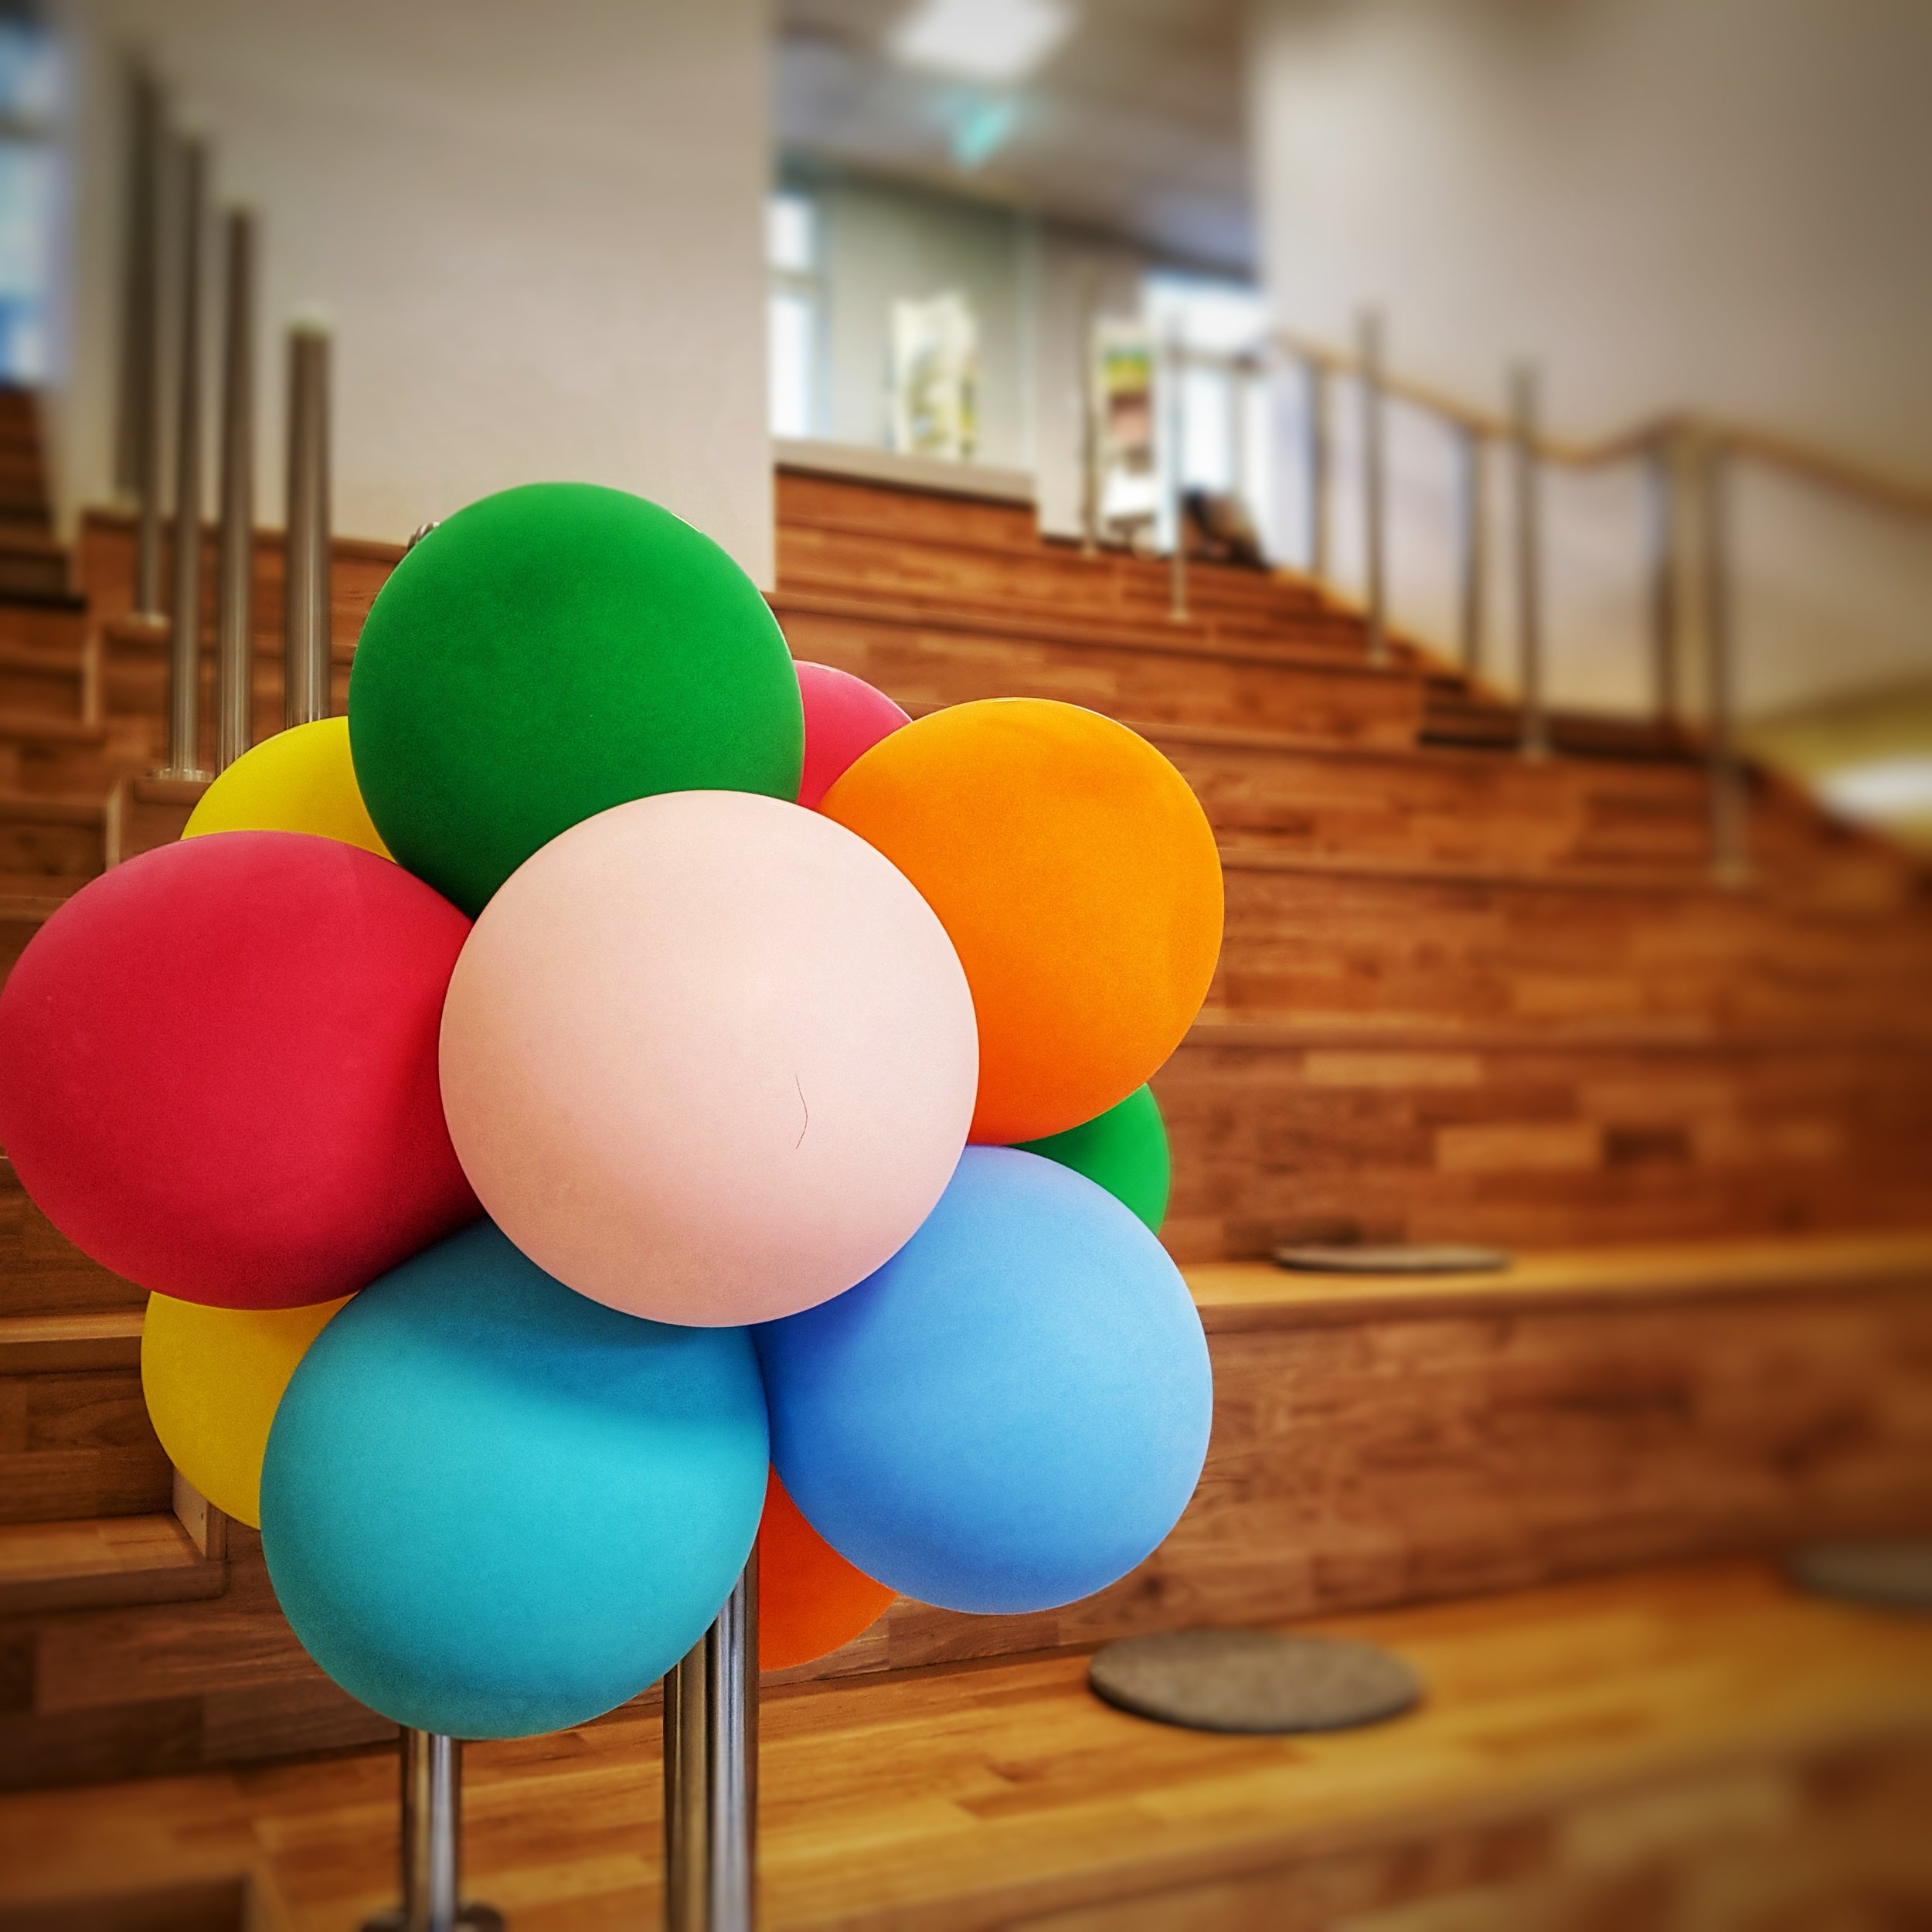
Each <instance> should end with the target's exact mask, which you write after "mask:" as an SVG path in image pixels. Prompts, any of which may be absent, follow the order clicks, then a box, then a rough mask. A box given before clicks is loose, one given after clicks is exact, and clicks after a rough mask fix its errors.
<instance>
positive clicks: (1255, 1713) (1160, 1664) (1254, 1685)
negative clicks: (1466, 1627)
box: [1087, 1630, 1422, 1733]
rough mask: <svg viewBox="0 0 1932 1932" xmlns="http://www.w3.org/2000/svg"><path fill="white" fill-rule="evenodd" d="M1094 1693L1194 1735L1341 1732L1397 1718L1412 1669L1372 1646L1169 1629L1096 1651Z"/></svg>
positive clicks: (1413, 1684) (1414, 1684) (1410, 1702)
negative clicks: (1238, 1732) (1237, 1732)
mask: <svg viewBox="0 0 1932 1932" xmlns="http://www.w3.org/2000/svg"><path fill="white" fill-rule="evenodd" d="M1087 1681H1088V1682H1089V1683H1090V1684H1091V1685H1092V1686H1093V1688H1094V1693H1095V1695H1096V1696H1099V1697H1101V1698H1104V1699H1105V1700H1106V1701H1107V1702H1108V1703H1110V1704H1112V1705H1114V1706H1117V1707H1118V1708H1119V1709H1121V1710H1124V1711H1131V1712H1132V1713H1134V1715H1135V1716H1137V1717H1151V1718H1155V1719H1158V1720H1159V1721H1160V1722H1161V1723H1164V1724H1182V1725H1185V1726H1187V1727H1188V1728H1189V1730H1199V1731H1250V1732H1260V1733H1284V1732H1291V1731H1338V1730H1349V1729H1351V1728H1352V1726H1355V1725H1358V1724H1374V1723H1379V1722H1380V1721H1381V1720H1382V1719H1384V1718H1388V1717H1396V1716H1400V1714H1401V1713H1403V1712H1404V1711H1406V1710H1408V1709H1410V1708H1412V1707H1413V1706H1414V1705H1415V1704H1416V1703H1417V1702H1418V1701H1419V1700H1420V1698H1421V1696H1422V1685H1421V1683H1420V1680H1419V1679H1417V1676H1416V1674H1415V1672H1413V1671H1412V1670H1411V1669H1410V1668H1409V1666H1408V1665H1406V1664H1405V1663H1403V1662H1402V1660H1401V1659H1400V1658H1399V1657H1393V1656H1391V1655H1389V1652H1388V1651H1386V1650H1379V1649H1378V1648H1376V1646H1375V1645H1372V1644H1358V1643H1354V1642H1352V1641H1349V1640H1347V1639H1345V1638H1334V1637H1295V1636H1290V1635H1287V1634H1285V1633H1284V1632H1282V1631H1272V1630H1176V1631H1165V1632H1163V1633H1162V1634H1159V1635H1157V1636H1151V1637H1126V1638H1121V1641H1119V1642H1118V1643H1114V1644H1109V1645H1106V1646H1105V1648H1103V1649H1101V1650H1100V1651H1096V1652H1095V1654H1094V1661H1093V1662H1092V1664H1091V1665H1090V1666H1089V1667H1088V1671H1087Z"/></svg>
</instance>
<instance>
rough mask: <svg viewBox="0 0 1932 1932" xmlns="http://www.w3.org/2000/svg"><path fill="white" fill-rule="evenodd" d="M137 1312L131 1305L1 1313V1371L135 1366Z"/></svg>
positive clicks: (138, 1356) (138, 1328)
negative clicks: (48, 1312)
mask: <svg viewBox="0 0 1932 1932" xmlns="http://www.w3.org/2000/svg"><path fill="white" fill-rule="evenodd" d="M142 1313H143V1311H142V1310H141V1309H140V1308H99V1309H86V1310H83V1311H80V1312H79V1313H77V1314H73V1315H0V1376H8V1375H44V1374H57V1373H63V1372H66V1371H67V1370H70V1369H125V1368H138V1367H139V1366H140V1364H141V1317H142Z"/></svg>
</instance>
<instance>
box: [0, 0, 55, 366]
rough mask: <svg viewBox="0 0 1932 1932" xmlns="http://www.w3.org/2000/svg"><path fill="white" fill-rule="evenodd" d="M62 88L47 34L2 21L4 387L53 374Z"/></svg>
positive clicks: (0, 302)
mask: <svg viewBox="0 0 1932 1932" xmlns="http://www.w3.org/2000/svg"><path fill="white" fill-rule="evenodd" d="M57 85H58V74H57V72H56V65H55V58H54V48H53V41H52V39H50V38H49V36H48V35H47V34H46V33H45V32H43V30H42V29H39V28H38V27H36V26H32V25H31V24H30V23H29V22H25V21H22V20H18V19H9V20H0V382H5V383H37V382H39V381H42V380H43V379H45V377H46V374H47V341H46V301H47V290H48V284H49V279H50V277H51V273H52V270H51V257H52V252H53V232H54V217H55V212H56V210H55V188H56V182H55V175H54V165H55V163H54V152H53V145H52V142H51V140H50V138H49V129H50V128H51V124H52V121H53V113H54V107H55V97H56V87H57Z"/></svg>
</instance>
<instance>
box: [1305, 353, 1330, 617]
mask: <svg viewBox="0 0 1932 1932" xmlns="http://www.w3.org/2000/svg"><path fill="white" fill-rule="evenodd" d="M1301 372H1302V381H1303V383H1304V389H1303V393H1302V415H1301V473H1302V477H1303V479H1304V482H1305V483H1306V485H1307V488H1308V575H1309V576H1310V577H1312V578H1314V579H1315V580H1316V581H1317V582H1318V583H1319V582H1321V580H1323V579H1324V578H1325V577H1327V576H1328V370H1327V369H1325V368H1324V367H1323V366H1322V365H1321V363H1320V362H1317V361H1316V360H1315V358H1314V357H1313V356H1308V357H1307V358H1305V359H1304V360H1303V362H1302V365H1301Z"/></svg>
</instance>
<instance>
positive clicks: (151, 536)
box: [130, 89, 174, 624]
mask: <svg viewBox="0 0 1932 1932" xmlns="http://www.w3.org/2000/svg"><path fill="white" fill-rule="evenodd" d="M136 139H137V142H138V167H137V173H136V177H135V182H134V187H135V191H136V199H137V200H138V202H139V204H140V206H139V210H138V213H134V215H133V219H134V220H135V221H136V222H137V223H138V225H139V226H140V227H141V228H142V229H143V230H145V232H146V234H147V236H148V250H147V254H146V260H145V267H146V270H147V273H146V275H145V283H144V286H143V288H142V291H141V296H142V300H141V308H142V310H143V311H144V316H145V319H144V320H143V321H141V324H140V327H139V337H138V339H139V346H140V351H141V375H140V379H139V381H138V385H137V387H138V392H139V393H138V403H139V406H140V409H141V434H140V437H139V442H138V449H137V451H136V454H137V455H138V459H139V469H138V474H137V475H136V477H135V479H134V489H135V494H136V496H137V498H138V507H137V509H136V512H135V519H134V615H135V616H136V617H139V618H140V619H141V621H143V622H144V623H148V624H161V623H163V622H165V620H166V613H165V611H163V610H162V600H161V544H162V535H161V525H162V492H163V489H164V487H165V485H164V481H163V479H164V474H165V470H166V467H167V454H166V450H167V440H168V338H167V329H166V327H165V323H166V318H167V308H168V291H167V277H166V275H165V272H164V270H165V260H166V252H167V251H166V248H165V241H164V231H165V228H166V226H167V213H168V175H169V172H170V164H171V162H172V160H173V158H174V157H173V153H172V148H173V143H172V140H171V138H170V137H169V135H168V126H167V117H166V114H165V111H164V109H163V107H162V101H161V97H160V93H159V90H158V89H157V90H155V94H154V97H153V99H152V101H151V105H150V111H148V113H146V114H144V116H143V117H142V118H141V123H140V124H139V126H138V128H137V130H136ZM133 319H134V318H133V317H132V316H131V317H130V321H133Z"/></svg>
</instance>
